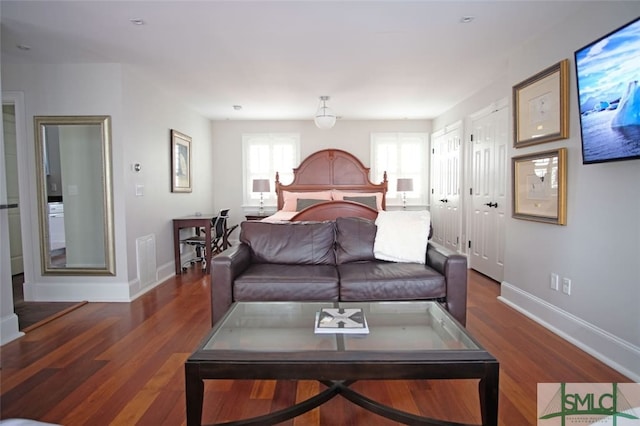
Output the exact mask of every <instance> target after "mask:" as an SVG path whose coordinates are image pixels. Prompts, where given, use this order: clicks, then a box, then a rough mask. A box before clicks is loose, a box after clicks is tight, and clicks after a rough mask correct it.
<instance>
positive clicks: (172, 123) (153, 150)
mask: <svg viewBox="0 0 640 426" xmlns="http://www.w3.org/2000/svg"><path fill="white" fill-rule="evenodd" d="M2 88H3V90H4V91H19V92H23V93H24V94H25V111H26V113H25V115H26V123H27V124H26V126H25V127H26V138H25V145H26V146H25V147H22V151H23V152H24V153H25V154H26V155H24V156H23V158H22V160H21V162H22V165H21V167H20V166H19V167H20V170H19V176H20V185H27V187H28V193H27V197H25V198H26V199H24V200H23V199H21V205H22V213H23V216H24V219H23V220H24V222H23V223H24V224H23V238H25V237H27V238H25V240H24V241H25V245H26V248H25V252H28V254H27V253H26V254H25V297H26V298H28V300H43V301H44V300H49V301H54V300H69V301H74V300H89V301H109V300H115V301H126V300H130V299H131V298H132V297H135V296H137V295H138V294H140V292H142V291H145V290H147V289H148V288H150V287H151V286H152V285H155V284H157V283H159V282H161V281H163V280H164V279H166V278H167V277H168V276H170V275H171V274H173V273H174V261H173V234H172V227H171V219H173V218H174V217H179V216H185V215H189V214H193V213H194V212H195V211H209V210H212V204H213V188H212V185H211V184H210V182H211V181H212V179H211V175H212V174H211V166H212V162H211V158H212V157H213V154H212V146H211V125H210V121H209V120H207V119H205V118H204V117H202V116H200V115H199V114H197V113H195V112H193V111H192V110H190V109H189V108H188V107H186V106H185V105H183V104H181V103H180V102H179V100H176V99H175V98H173V97H171V96H170V95H168V94H166V93H164V92H163V91H162V90H159V89H158V88H156V87H153V86H151V85H149V84H148V83H147V81H146V79H145V78H144V77H143V76H142V77H141V76H138V75H137V73H136V71H135V70H134V69H132V68H129V67H123V66H122V65H119V64H66V65H35V64H28V65H20V64H6V63H2ZM35 115H111V117H112V128H111V130H112V132H111V133H112V166H113V171H112V174H113V191H114V197H113V204H114V228H115V250H116V256H115V260H116V276H114V277H86V276H84V277H83V276H43V275H42V273H41V268H40V250H39V247H40V246H39V244H40V241H39V232H38V231H37V230H38V229H39V225H38V214H37V208H38V204H37V190H36V179H35V161H36V160H35V148H34V135H33V124H32V123H33V116H35ZM171 128H175V129H177V130H180V131H181V132H183V133H186V134H188V135H190V136H192V137H193V150H194V156H193V160H194V164H193V180H194V191H193V192H192V193H188V194H173V193H171V187H170V158H171V157H170V137H169V133H170V129H171ZM19 161H20V159H19ZM136 162H139V163H140V164H142V171H141V172H140V173H135V172H133V171H132V169H131V165H132V164H134V163H136ZM136 184H141V185H144V196H142V197H136V196H135V188H136ZM21 195H22V192H21ZM25 228H27V229H31V230H35V231H34V232H30V233H26V232H25ZM151 234H153V235H155V238H156V247H157V250H156V259H154V260H155V261H156V263H157V265H158V269H157V271H158V272H157V276H158V280H157V282H155V283H151V285H148V286H147V287H146V288H141V286H140V284H139V283H138V282H137V268H136V247H135V241H136V238H138V237H140V236H146V235H151Z"/></svg>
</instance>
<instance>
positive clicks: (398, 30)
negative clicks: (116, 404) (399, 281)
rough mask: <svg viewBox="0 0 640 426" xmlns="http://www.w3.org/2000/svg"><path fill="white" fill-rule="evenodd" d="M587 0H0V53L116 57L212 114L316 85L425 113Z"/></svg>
mask: <svg viewBox="0 0 640 426" xmlns="http://www.w3.org/2000/svg"><path fill="white" fill-rule="evenodd" d="M587 3H589V2H588V1H586V2H583V1H578V0H572V1H548V2H546V1H523V0H512V1H493V2H486V1H451V0H450V1H377V2H372V1H355V0H354V1H326V0H325V1H287V2H276V1H269V0H262V1H189V0H173V1H171V0H164V1H149V0H138V1H121V0H120V1H117V0H115V1H114V0H112V1H95V0H84V1H55V0H47V1H24V0H22V1H8V0H2V2H1V4H0V8H1V9H0V14H1V22H2V62H3V63H95V62H97V63H102V62H104V63H122V64H128V65H131V66H132V67H134V68H135V69H136V72H139V73H140V75H142V76H143V77H144V78H145V79H148V80H151V81H154V82H155V83H157V84H158V85H160V87H163V88H164V90H166V91H167V92H168V93H169V94H170V96H173V97H175V99H176V100H180V101H182V102H184V103H185V104H187V105H189V106H190V107H192V108H194V109H195V110H197V111H198V112H200V113H201V114H202V115H204V116H206V117H209V118H211V119H214V120H225V119H231V120H236V119H245V120H246V119H252V120H255V119H268V120H274V119H311V118H312V117H313V115H314V113H315V110H316V109H317V108H318V104H319V100H318V98H319V96H321V95H329V96H331V100H330V101H329V102H328V106H330V107H331V108H332V109H333V110H334V111H335V112H336V114H337V115H338V116H339V117H341V118H342V119H429V118H433V117H436V116H438V115H440V114H441V113H443V112H444V111H446V110H448V109H449V108H451V107H452V106H454V105H456V104H457V103H458V102H460V101H461V100H463V99H465V98H467V97H469V96H470V95H472V94H473V93H474V92H475V91H477V90H478V89H480V88H483V87H485V86H487V85H488V84H490V83H491V82H492V81H493V80H494V79H495V78H496V76H499V75H501V73H502V72H503V70H504V69H505V67H506V66H507V58H508V56H509V53H510V52H512V51H513V50H514V49H518V48H520V46H522V44H523V43H524V42H526V41H527V40H528V39H530V38H532V37H536V36H537V35H540V34H541V33H543V32H544V31H545V30H546V29H548V28H551V27H553V26H556V25H558V24H560V23H561V22H563V21H564V20H566V19H567V18H568V17H570V16H571V15H573V14H574V13H575V12H576V9H578V8H581V7H584V6H585V4H587ZM463 17H472V20H471V22H469V23H462V22H461V19H462V18H463ZM132 19H134V20H135V19H141V20H143V21H144V24H143V25H135V24H134V23H132V22H131V20H132ZM18 45H20V46H23V49H24V48H25V46H26V47H28V48H29V49H28V50H21V49H19V48H18V47H17V46H18ZM234 105H239V106H241V107H242V108H241V109H239V110H236V109H234V108H233V106H234Z"/></svg>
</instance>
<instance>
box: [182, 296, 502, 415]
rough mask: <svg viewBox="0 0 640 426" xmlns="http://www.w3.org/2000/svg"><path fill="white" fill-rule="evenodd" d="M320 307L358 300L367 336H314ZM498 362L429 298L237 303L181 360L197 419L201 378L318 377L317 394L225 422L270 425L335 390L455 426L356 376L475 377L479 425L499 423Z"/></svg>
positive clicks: (378, 409)
mask: <svg viewBox="0 0 640 426" xmlns="http://www.w3.org/2000/svg"><path fill="white" fill-rule="evenodd" d="M321 308H361V309H362V310H363V312H364V316H365V318H366V321H367V323H368V327H369V333H368V334H342V333H331V334H316V333H314V321H315V318H316V313H317V312H319V311H320V309H321ZM498 376H499V364H498V361H497V360H496V359H495V358H494V357H493V356H492V355H491V354H489V353H488V352H487V351H486V350H484V349H483V348H482V347H481V346H480V345H479V344H478V343H477V342H476V341H475V340H473V338H471V337H470V336H469V334H468V333H467V332H466V330H465V329H464V327H462V326H461V325H460V324H459V323H458V322H456V321H455V320H454V319H453V317H451V315H449V313H448V312H447V311H446V310H445V309H444V308H443V307H442V306H441V305H440V304H439V303H437V302H352V303H348V302H326V303H319V302H238V303H234V304H233V305H232V306H231V308H230V309H229V311H228V312H227V314H226V315H225V316H224V317H223V318H222V319H221V320H220V321H219V322H218V324H216V326H215V327H214V328H213V330H212V331H211V332H210V333H209V335H208V336H207V337H206V338H205V339H204V341H203V343H202V345H201V346H200V347H199V348H198V350H197V351H196V352H194V353H193V354H192V355H191V356H190V357H189V359H187V361H186V363H185V386H186V403H187V425H189V426H191V425H200V424H201V421H202V404H203V396H204V380H213V379H245V380H248V379H252V380H263V379H275V380H318V381H320V382H321V383H323V384H325V385H326V386H327V389H326V390H323V391H322V392H320V393H319V394H318V395H316V396H314V397H312V398H310V399H308V400H306V401H303V402H301V403H299V404H296V405H294V406H292V407H289V408H286V409H284V410H280V411H276V412H273V413H269V414H266V415H264V416H259V417H255V418H253V419H246V420H241V421H237V422H230V423H225V424H226V425H233V424H260V425H269V424H275V423H279V422H283V421H285V420H287V419H290V418H292V417H296V416H299V415H301V414H303V413H305V412H307V411H309V410H311V409H313V408H315V407H317V406H319V405H321V404H322V403H324V402H326V401H328V400H329V399H331V398H333V397H334V396H336V395H341V396H342V397H344V398H346V399H348V400H349V401H351V402H353V403H355V404H357V405H359V406H361V407H363V408H365V409H367V410H369V411H372V412H374V413H376V414H379V415H381V416H384V417H387V418H389V419H391V420H394V421H397V422H402V423H406V424H438V425H446V424H451V425H453V424H456V423H448V422H446V421H442V420H434V419H430V418H426V417H419V416H416V415H414V414H410V413H406V412H402V411H398V410H396V409H394V408H391V407H387V406H384V405H382V404H379V403H378V402H376V401H373V400H371V399H369V398H367V397H365V396H363V395H361V394H359V393H357V392H355V391H353V390H352V389H350V388H349V386H350V385H351V384H352V383H354V382H355V381H357V380H393V379H402V380H426V379H474V378H475V379H480V382H479V396H480V409H481V414H482V424H483V425H497V424H498Z"/></svg>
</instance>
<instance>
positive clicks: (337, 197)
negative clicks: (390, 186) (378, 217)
mask: <svg viewBox="0 0 640 426" xmlns="http://www.w3.org/2000/svg"><path fill="white" fill-rule="evenodd" d="M344 197H376V207H374V208H375V209H376V210H378V211H380V210H382V192H344V191H338V190H337V189H334V190H333V199H334V200H344V199H345V198H344Z"/></svg>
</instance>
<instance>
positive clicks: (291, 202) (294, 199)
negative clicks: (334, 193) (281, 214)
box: [282, 191, 332, 212]
mask: <svg viewBox="0 0 640 426" xmlns="http://www.w3.org/2000/svg"><path fill="white" fill-rule="evenodd" d="M298 198H304V199H307V200H308V199H314V200H325V201H331V200H332V198H331V191H316V192H289V191H282V199H283V201H284V203H283V205H282V211H285V212H295V211H298V210H296V208H297V207H298Z"/></svg>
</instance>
